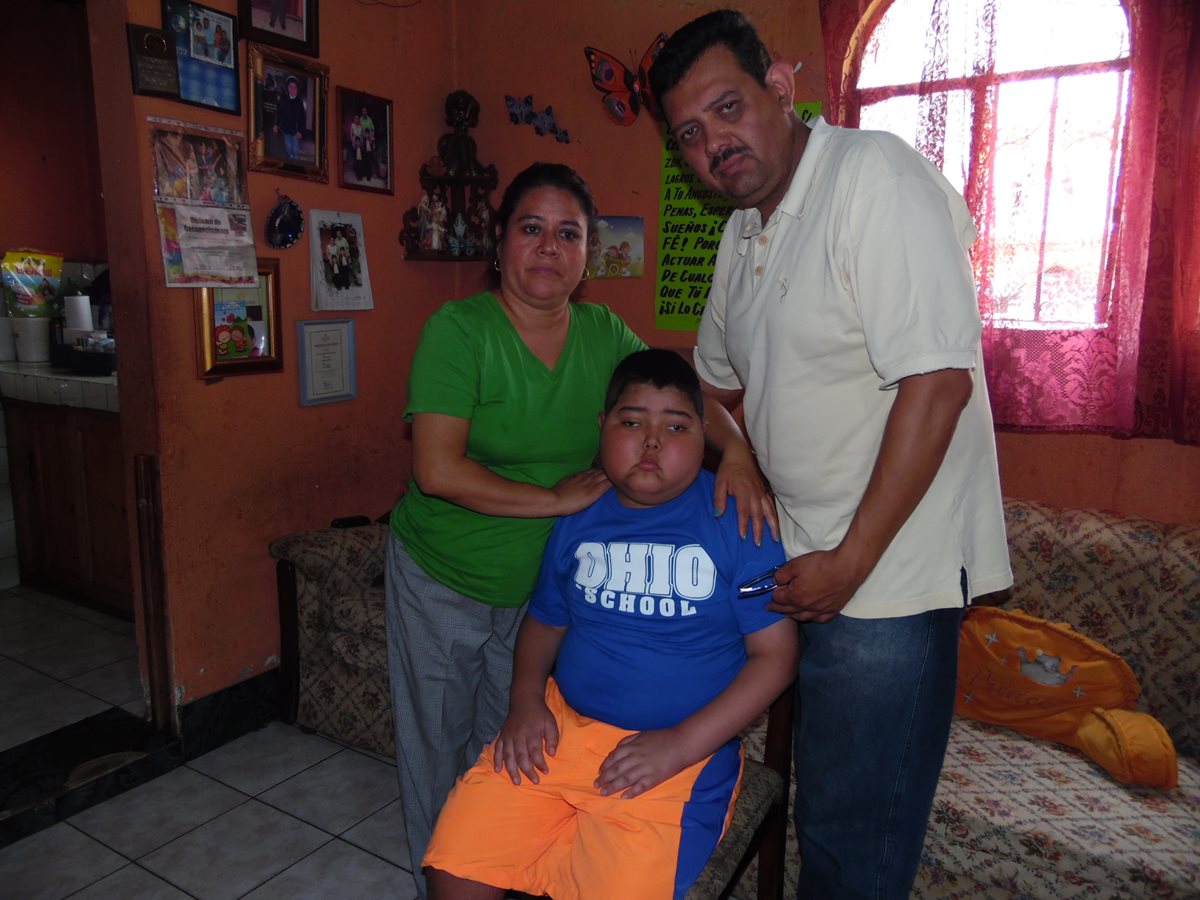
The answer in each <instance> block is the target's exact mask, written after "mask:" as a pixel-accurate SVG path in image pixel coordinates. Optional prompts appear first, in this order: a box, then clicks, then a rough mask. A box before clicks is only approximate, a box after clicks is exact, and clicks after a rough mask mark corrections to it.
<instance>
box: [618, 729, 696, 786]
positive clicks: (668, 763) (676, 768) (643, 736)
mask: <svg viewBox="0 0 1200 900" xmlns="http://www.w3.org/2000/svg"><path fill="white" fill-rule="evenodd" d="M690 764H691V761H690V760H689V759H688V757H687V751H686V748H685V747H684V746H683V741H681V740H680V738H679V736H678V735H677V734H676V733H675V731H674V729H671V728H660V729H656V730H652V731H639V732H638V733H637V734H631V735H629V736H628V737H624V738H622V739H621V740H620V741H619V742H618V743H617V746H616V747H614V748H613V750H612V752H611V753H609V754H608V756H607V757H605V759H604V762H602V763H601V764H600V773H599V777H598V778H597V779H596V781H595V782H594V784H595V787H596V788H597V789H598V790H599V791H600V795H601V796H603V797H608V796H610V795H611V794H616V793H620V792H621V791H624V793H623V794H621V799H623V800H631V799H633V798H634V797H636V796H638V794H644V793H645V792H646V791H648V790H650V789H651V788H652V787H655V786H656V785H659V784H662V783H663V782H664V781H666V780H667V779H668V778H670V777H671V776H672V775H677V774H679V773H680V772H681V771H683V769H684V768H686V767H687V766H688V765H690Z"/></svg>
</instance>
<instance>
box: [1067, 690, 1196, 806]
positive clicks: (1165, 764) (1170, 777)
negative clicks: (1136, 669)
mask: <svg viewBox="0 0 1200 900" xmlns="http://www.w3.org/2000/svg"><path fill="white" fill-rule="evenodd" d="M1078 737H1079V748H1080V749H1081V750H1083V752H1084V753H1086V754H1087V755H1088V756H1090V757H1091V758H1092V759H1093V760H1095V761H1096V762H1097V763H1099V764H1100V765H1101V766H1103V767H1104V768H1105V769H1106V770H1107V771H1108V773H1109V774H1110V775H1112V777H1113V778H1115V779H1116V780H1117V781H1119V782H1120V783H1121V784H1145V785H1149V786H1150V787H1157V788H1173V787H1177V786H1178V784H1179V766H1178V762H1177V760H1176V758H1175V745H1174V744H1173V743H1172V742H1171V736H1170V735H1169V734H1167V730H1166V729H1165V728H1163V726H1162V723H1161V722H1159V721H1158V719H1156V718H1154V716H1151V715H1147V714H1146V713H1142V712H1130V711H1129V710H1126V709H1094V710H1092V711H1091V712H1090V713H1088V714H1087V715H1086V716H1084V717H1083V722H1082V723H1081V724H1080V726H1079V732H1078Z"/></svg>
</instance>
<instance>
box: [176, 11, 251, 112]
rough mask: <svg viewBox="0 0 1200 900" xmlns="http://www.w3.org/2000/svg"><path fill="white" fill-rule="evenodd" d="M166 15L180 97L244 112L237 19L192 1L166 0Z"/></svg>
mask: <svg viewBox="0 0 1200 900" xmlns="http://www.w3.org/2000/svg"><path fill="white" fill-rule="evenodd" d="M162 14H163V30H164V31H165V32H166V33H167V34H168V35H169V36H170V39H171V41H172V43H173V44H174V51H175V59H176V65H177V68H178V70H179V99H180V100H182V101H183V102H184V103H191V104H193V105H195V106H204V107H208V108H209V109H219V110H220V111H221V112H227V113H234V114H237V115H241V112H242V92H241V88H240V86H239V84H238V51H237V48H238V38H239V37H240V35H239V34H238V26H237V19H236V18H234V17H233V16H231V15H229V14H228V13H225V12H221V11H220V10H219V9H212V8H211V7H208V6H202V5H201V4H199V3H192V2H191V0H163V4H162Z"/></svg>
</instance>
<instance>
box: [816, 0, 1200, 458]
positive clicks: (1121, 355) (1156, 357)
mask: <svg viewBox="0 0 1200 900" xmlns="http://www.w3.org/2000/svg"><path fill="white" fill-rule="evenodd" d="M928 2H929V9H930V31H931V38H932V39H931V40H930V41H929V43H928V46H930V47H933V48H935V50H936V48H937V47H938V46H939V45H940V43H941V41H940V37H939V34H938V31H939V28H940V27H942V24H943V19H942V16H941V14H940V13H941V11H942V6H941V4H942V2H944V0H928ZM996 2H997V3H1003V0H996ZM1124 2H1125V5H1126V9H1127V11H1128V13H1129V20H1130V39H1131V48H1132V55H1133V60H1134V62H1133V70H1132V73H1131V80H1130V107H1129V117H1128V132H1127V141H1126V145H1125V147H1124V148H1122V154H1121V160H1122V164H1121V170H1120V174H1119V176H1118V177H1119V183H1118V187H1119V197H1120V201H1119V207H1118V212H1117V216H1116V219H1117V221H1118V222H1119V223H1120V227H1119V229H1117V230H1116V231H1115V233H1114V235H1113V237H1112V240H1111V242H1110V247H1109V253H1108V266H1109V272H1110V275H1109V278H1108V279H1107V280H1108V282H1109V284H1110V286H1111V287H1110V289H1109V292H1108V293H1107V294H1105V295H1103V296H1102V297H1101V298H1100V300H1101V307H1100V309H1101V313H1102V318H1101V320H1100V321H1101V322H1102V323H1103V327H1097V328H1086V329H1073V330H1026V329H1021V328H1014V327H999V326H998V325H996V324H995V323H994V322H993V319H992V312H993V310H992V309H991V308H990V304H989V301H988V299H987V298H988V297H990V296H991V294H992V292H991V290H990V286H991V281H990V279H991V277H992V273H993V270H994V263H995V261H994V260H991V259H988V258H987V257H986V253H977V254H976V258H975V259H974V265H975V269H976V275H977V278H978V280H979V282H980V285H981V313H982V314H983V317H984V322H985V329H984V353H985V358H986V365H987V374H988V387H989V391H990V393H991V399H992V406H993V415H994V417H995V420H996V423H997V424H998V425H1009V426H1016V427H1023V428H1035V429H1046V430H1087V431H1109V432H1113V433H1117V434H1135V433H1136V434H1147V435H1162V436H1166V435H1170V436H1173V437H1175V438H1176V439H1177V440H1188V441H1197V440H1200V413H1198V410H1197V407H1198V406H1200V392H1198V387H1200V334H1198V328H1200V324H1198V321H1197V320H1198V319H1200V313H1198V311H1197V307H1198V305H1200V299H1198V295H1197V269H1198V268H1200V249H1198V247H1197V240H1198V239H1200V218H1198V216H1200V213H1198V211H1197V210H1198V207H1200V192H1198V191H1200V173H1198V171H1197V170H1198V168H1200V157H1198V155H1197V154H1198V152H1200V151H1198V150H1197V137H1198V130H1197V122H1196V119H1197V95H1198V93H1200V86H1198V85H1197V79H1198V77H1200V75H1198V73H1197V66H1198V63H1197V54H1196V46H1195V39H1194V35H1193V32H1194V31H1195V30H1196V29H1195V25H1196V14H1195V12H1194V9H1193V7H1194V3H1193V0H1124ZM872 5H873V4H872V3H871V2H870V0H821V15H822V25H823V30H824V36H825V45H826V60H827V66H828V75H829V88H830V100H831V102H830V107H831V108H830V117H831V119H832V120H833V121H835V122H838V123H839V124H845V125H849V126H852V127H853V126H856V125H857V124H858V109H857V108H856V102H857V100H856V94H855V91H854V87H855V84H856V80H857V76H858V69H859V65H860V61H861V57H860V54H861V53H862V51H863V49H864V48H865V45H866V38H867V36H868V35H869V34H870V33H871V29H872V28H873V27H874V25H875V24H877V22H878V21H879V19H880V18H882V16H883V14H884V12H885V11H886V8H887V5H886V4H880V5H879V6H878V7H876V8H875V9H874V10H873V11H868V10H870V8H871V7H872ZM864 16H870V19H869V20H868V19H865V18H864ZM933 56H934V57H935V58H933V59H931V60H929V61H928V63H927V66H926V70H925V73H924V75H923V81H924V80H926V79H932V78H936V77H938V73H939V60H938V59H937V58H936V56H937V54H936V53H934V54H933ZM1185 95H1186V96H1185ZM920 101H921V102H920V106H919V110H920V121H921V129H922V132H923V135H922V137H919V138H918V140H917V145H918V148H923V149H924V150H925V152H928V149H929V148H934V147H940V146H941V138H940V135H941V133H942V132H944V131H945V127H946V123H945V118H944V117H945V109H944V106H943V105H940V104H939V103H938V102H937V98H936V97H933V96H927V95H926V94H925V93H922V96H921V97H920ZM988 102H990V101H985V105H986V104H987V103H988ZM976 115H977V116H978V117H979V118H980V121H983V122H985V123H986V122H990V121H991V118H992V117H991V115H990V110H989V109H987V108H984V109H977V110H976ZM994 149H995V147H994V144H993V142H992V135H991V133H990V131H988V130H985V132H984V139H983V141H982V143H981V145H980V146H979V147H978V148H977V158H976V159H975V160H973V161H971V162H972V167H971V168H972V172H973V175H972V177H971V178H969V179H968V180H967V183H966V194H967V201H968V203H969V204H970V205H971V208H972V211H973V213H974V214H975V217H976V223H977V225H978V227H979V229H980V232H981V235H983V236H984V237H986V236H987V234H988V231H989V229H991V228H992V227H994V224H995V218H996V215H997V212H998V211H997V210H996V209H995V208H994V207H995V204H996V203H997V202H998V201H997V200H996V199H994V198H993V196H992V191H991V186H990V184H989V183H988V178H987V175H986V173H987V172H989V171H990V166H988V165H986V164H985V163H986V162H987V161H988V159H989V158H990V156H991V154H992V153H993V152H994ZM935 161H937V160H935ZM1103 187H1104V186H1100V189H1103ZM999 212H1001V213H1003V210H1001V211H999ZM989 245H990V242H988V241H986V240H981V241H980V242H979V247H987V246H989Z"/></svg>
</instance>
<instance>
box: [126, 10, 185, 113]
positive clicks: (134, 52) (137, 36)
mask: <svg viewBox="0 0 1200 900" xmlns="http://www.w3.org/2000/svg"><path fill="white" fill-rule="evenodd" d="M125 33H126V37H127V38H128V41H129V71H130V75H131V76H132V78H133V92H134V93H135V94H148V95H150V96H152V97H170V98H171V99H173V100H178V99H179V66H178V65H177V63H176V61H175V46H174V43H173V42H172V41H171V39H170V37H169V35H168V34H167V33H166V32H165V31H163V30H162V29H161V28H147V27H146V26H145V25H134V24H133V23H131V22H128V23H126V25H125Z"/></svg>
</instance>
